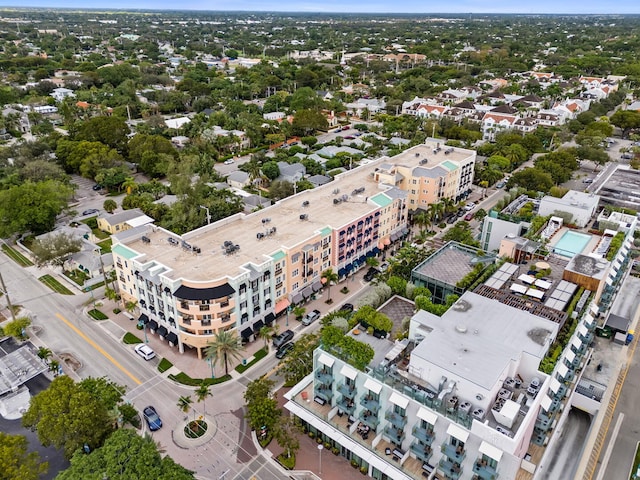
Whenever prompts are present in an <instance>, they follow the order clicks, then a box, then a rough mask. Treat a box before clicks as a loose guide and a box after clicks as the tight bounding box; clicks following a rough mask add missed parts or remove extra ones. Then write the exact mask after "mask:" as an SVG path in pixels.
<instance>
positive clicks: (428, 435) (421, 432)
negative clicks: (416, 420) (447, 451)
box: [411, 426, 434, 445]
mask: <svg viewBox="0 0 640 480" xmlns="http://www.w3.org/2000/svg"><path fill="white" fill-rule="evenodd" d="M411 433H412V434H413V436H414V437H415V438H417V439H418V440H420V441H421V442H422V443H424V444H426V445H431V444H432V443H433V436H434V435H433V428H422V427H420V426H415V427H413V430H412V432H411Z"/></svg>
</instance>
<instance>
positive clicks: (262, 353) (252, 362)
mask: <svg viewBox="0 0 640 480" xmlns="http://www.w3.org/2000/svg"><path fill="white" fill-rule="evenodd" d="M267 353H268V352H267V349H266V348H261V349H260V350H258V351H257V352H256V353H255V355H253V358H251V359H250V360H249V361H248V362H244V363H241V364H240V365H238V366H237V367H236V372H238V373H244V372H245V371H246V370H247V369H249V368H251V367H252V366H253V365H255V364H256V363H258V362H259V361H260V360H262V359H263V358H264V357H266V356H267Z"/></svg>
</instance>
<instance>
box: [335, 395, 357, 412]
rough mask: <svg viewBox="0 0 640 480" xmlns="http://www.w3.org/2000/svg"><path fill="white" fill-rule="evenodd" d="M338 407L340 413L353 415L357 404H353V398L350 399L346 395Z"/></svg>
mask: <svg viewBox="0 0 640 480" xmlns="http://www.w3.org/2000/svg"><path fill="white" fill-rule="evenodd" d="M336 406H337V407H338V409H339V410H340V411H342V412H345V413H347V414H348V415H353V412H355V410H356V404H355V403H353V398H348V397H345V396H344V395H342V396H341V397H340V399H339V400H338V403H337V404H336Z"/></svg>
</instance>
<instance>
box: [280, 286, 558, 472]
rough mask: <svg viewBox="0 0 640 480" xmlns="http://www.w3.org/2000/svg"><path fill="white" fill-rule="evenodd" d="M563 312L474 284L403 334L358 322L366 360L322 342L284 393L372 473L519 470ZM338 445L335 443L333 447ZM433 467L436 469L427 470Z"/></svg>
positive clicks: (294, 409)
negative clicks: (361, 366) (540, 310)
mask: <svg viewBox="0 0 640 480" xmlns="http://www.w3.org/2000/svg"><path fill="white" fill-rule="evenodd" d="M558 328H559V324H558V323H556V322H553V321H551V320H547V319H545V318H542V317H539V316H536V315H533V314H532V313H529V312H527V311H524V310H519V309H517V308H514V307H511V306H509V305H506V304H503V303H500V302H498V301H496V300H493V299H489V298H485V297H483V296H480V295H477V294H475V293H471V292H467V293H465V294H464V295H463V296H462V297H461V298H460V299H459V300H458V302H457V303H456V304H455V305H454V306H453V307H452V308H451V309H449V310H448V311H447V312H446V313H445V314H444V315H443V316H442V317H437V316H435V315H433V314H431V313H428V312H425V311H419V312H418V313H416V314H415V315H414V317H413V318H412V319H411V324H410V329H409V338H408V339H407V340H404V341H401V342H400V341H398V342H395V343H393V342H391V341H388V340H378V339H374V338H373V337H368V336H365V337H364V338H363V336H362V334H360V336H359V337H356V338H359V339H361V340H363V341H365V342H367V343H370V344H371V345H372V346H373V347H374V350H375V356H374V359H373V361H372V362H371V364H370V365H369V366H368V367H367V368H366V369H365V371H359V370H357V369H356V368H354V367H353V366H351V365H349V364H348V363H346V362H345V361H343V360H342V359H341V358H339V354H335V355H334V354H332V353H331V352H329V351H324V350H322V349H320V348H319V349H317V350H316V352H315V353H314V369H313V372H312V373H311V374H310V375H309V376H307V377H306V378H304V379H303V380H302V381H301V382H300V383H299V384H298V385H296V386H295V387H294V388H293V389H292V390H291V391H289V392H288V393H287V394H286V398H287V400H288V402H287V403H286V404H285V408H287V409H288V410H289V411H290V412H291V413H292V414H293V415H295V416H296V417H298V418H299V419H300V420H301V421H302V422H303V425H304V426H305V428H307V429H308V430H309V431H310V432H311V433H312V435H317V436H319V437H321V439H322V441H324V442H328V443H330V444H331V445H332V448H334V449H337V453H339V454H340V455H342V456H343V457H345V458H346V459H347V460H349V461H351V463H352V464H353V465H355V466H358V467H360V468H361V469H362V470H363V472H366V473H368V474H369V475H370V476H372V477H373V478H375V479H376V480H386V479H394V480H400V479H402V480H406V479H422V478H423V477H429V474H431V473H432V472H433V470H434V469H437V470H438V473H439V475H440V477H439V478H447V479H456V480H457V479H461V478H465V479H470V478H474V479H482V480H489V479H492V480H493V479H497V478H505V479H508V478H515V476H516V473H517V472H518V469H519V468H520V466H521V464H522V460H523V458H524V457H525V455H526V453H527V449H528V447H529V443H530V441H531V438H532V435H533V432H534V429H535V427H536V422H537V421H538V420H539V417H538V414H539V412H540V411H541V407H543V408H544V409H546V410H548V409H549V403H550V397H549V396H548V395H547V390H548V388H549V384H553V379H552V378H551V377H550V376H548V375H546V374H544V373H542V372H540V371H539V370H538V366H539V364H540V361H541V359H542V358H543V357H544V355H545V354H546V353H547V350H548V349H549V346H550V345H551V343H552V341H553V340H554V339H555V337H556V335H557V333H558ZM334 451H336V450H334ZM430 478H432V477H430Z"/></svg>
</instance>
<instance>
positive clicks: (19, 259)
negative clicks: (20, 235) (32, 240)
mask: <svg viewBox="0 0 640 480" xmlns="http://www.w3.org/2000/svg"><path fill="white" fill-rule="evenodd" d="M2 251H3V252H4V253H6V254H7V256H8V257H9V258H10V259H11V260H13V261H14V262H16V263H17V264H18V265H20V266H21V267H30V266H32V265H33V262H32V261H31V260H29V259H28V258H27V257H25V256H24V255H22V254H21V253H20V252H19V251H17V250H16V249H15V248H12V247H10V246H9V245H7V244H4V243H3V244H2Z"/></svg>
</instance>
